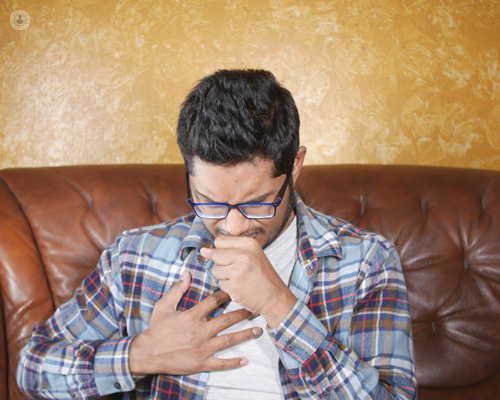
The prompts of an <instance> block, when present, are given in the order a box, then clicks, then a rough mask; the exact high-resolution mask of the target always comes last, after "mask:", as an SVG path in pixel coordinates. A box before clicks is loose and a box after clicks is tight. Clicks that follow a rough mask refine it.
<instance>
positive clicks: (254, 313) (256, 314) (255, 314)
mask: <svg viewBox="0 0 500 400" xmlns="http://www.w3.org/2000/svg"><path fill="white" fill-rule="evenodd" d="M252 315H253V316H254V317H258V316H259V315H260V314H259V313H258V312H253V313H252Z"/></svg>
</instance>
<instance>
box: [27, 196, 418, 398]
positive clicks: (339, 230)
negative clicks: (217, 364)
mask: <svg viewBox="0 0 500 400" xmlns="http://www.w3.org/2000/svg"><path fill="white" fill-rule="evenodd" d="M296 197H297V208H296V211H297V216H298V232H299V239H298V240H299V249H298V254H297V261H296V264H295V266H294V269H293V272H292V278H291V281H290V284H289V287H290V289H291V291H292V292H293V293H294V294H295V296H296V297H297V302H296V304H295V305H294V307H293V308H292V310H290V312H289V313H288V315H287V316H286V317H285V318H284V320H283V321H282V322H281V324H280V325H279V326H278V327H277V328H275V329H268V333H267V334H269V335H271V338H272V340H273V342H274V343H275V346H276V350H277V351H278V353H279V356H280V362H279V365H277V366H276V367H277V368H279V371H280V377H281V384H282V389H283V394H284V398H285V399H299V398H303V399H304V398H307V399H416V398H417V382H416V378H415V365H414V351H413V340H412V336H411V323H410V312H409V304H408V296H407V293H406V287H405V282H404V278H403V273H402V270H401V265H400V262H399V258H398V255H397V253H396V250H395V248H394V246H393V245H392V244H391V243H389V242H388V241H386V240H385V239H384V238H382V237H381V236H379V235H376V234H373V233H369V232H366V231H364V230H362V229H359V228H356V227H355V226H353V225H351V224H349V223H347V222H345V221H342V220H339V219H337V218H335V217H329V216H325V215H323V214H321V213H319V212H316V211H314V210H312V209H310V208H308V207H306V206H305V205H304V203H303V202H302V201H301V199H300V198H299V197H298V195H296ZM201 247H213V236H212V235H211V234H210V233H209V232H208V230H207V229H206V228H205V226H204V225H203V223H202V221H201V220H200V219H199V218H197V217H195V215H194V214H189V215H187V216H185V217H181V218H178V219H176V220H174V221H171V222H167V223H163V224H160V225H156V226H153V227H146V228H140V229H135V230H131V231H127V232H124V233H123V234H122V235H121V236H119V237H118V238H117V240H116V241H115V243H114V244H113V245H112V246H110V247H109V248H108V249H106V250H105V251H104V252H103V254H102V256H101V259H100V261H99V264H98V266H97V268H96V270H95V271H94V272H93V273H92V274H90V275H89V276H88V277H87V278H86V279H85V281H84V282H83V283H82V284H81V285H80V286H79V287H78V289H77V290H76V291H75V296H74V297H73V299H71V300H69V301H68V302H66V303H65V304H63V305H62V306H61V307H59V308H58V309H57V310H56V312H55V313H54V315H53V316H52V317H51V318H50V319H49V320H48V321H47V322H46V323H45V324H44V325H41V326H36V327H35V328H34V330H33V335H32V337H31V340H30V341H29V343H28V345H27V347H26V348H25V350H24V352H23V356H22V359H21V361H20V363H19V367H18V374H17V380H18V384H19V386H20V387H21V388H22V390H23V391H24V392H25V393H26V395H27V396H29V397H30V398H49V399H58V400H62V399H76V398H79V399H89V398H95V397H99V396H103V395H106V394H111V393H115V392H126V394H125V397H124V398H125V399H202V398H203V393H204V388H205V384H206V382H207V379H208V372H202V373H198V374H194V375H187V376H169V375H154V376H147V377H136V378H134V377H133V376H132V375H131V373H130V369H129V360H128V358H129V349H130V345H131V343H132V340H133V339H134V337H135V336H137V335H139V334H140V333H141V332H143V331H144V330H145V329H146V328H147V327H148V323H149V321H150V318H151V313H152V311H153V306H154V305H155V303H156V302H157V301H158V300H159V299H160V298H161V297H162V296H163V295H164V294H165V293H167V292H168V291H169V289H170V288H171V287H172V285H174V284H175V283H176V282H177V281H178V280H179V279H180V276H181V274H182V273H183V272H184V271H185V270H188V271H189V272H190V273H191V275H192V283H191V287H190V289H189V290H188V291H187V292H186V294H185V295H184V297H183V298H182V300H181V302H180V303H179V308H178V309H179V310H180V311H182V310H186V309H188V308H190V307H192V306H194V305H195V304H197V303H198V302H200V301H201V300H203V299H204V298H205V297H207V296H208V295H209V294H211V293H213V292H214V291H216V290H218V286H217V283H216V281H215V280H214V279H213V277H212V276H211V274H210V271H211V268H212V267H213V262H212V261H210V260H206V259H204V258H203V257H202V256H201V254H200V253H199V249H200V248H201ZM222 311H223V309H222V308H217V309H216V310H214V312H213V314H212V317H215V316H217V315H220V314H221V313H222ZM264 334H266V333H264ZM256 385H258V382H256Z"/></svg>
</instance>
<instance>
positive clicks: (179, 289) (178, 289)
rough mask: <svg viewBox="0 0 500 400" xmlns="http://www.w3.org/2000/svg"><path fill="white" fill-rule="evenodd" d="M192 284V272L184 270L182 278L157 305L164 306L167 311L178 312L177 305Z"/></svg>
mask: <svg viewBox="0 0 500 400" xmlns="http://www.w3.org/2000/svg"><path fill="white" fill-rule="evenodd" d="M190 285H191V274H190V273H189V272H184V273H183V274H182V275H181V280H180V281H179V282H177V283H176V284H175V285H174V286H172V289H170V290H169V291H168V293H167V294H166V295H165V296H163V297H162V298H161V299H160V300H159V301H158V303H157V305H160V306H161V307H164V309H165V311H166V312H169V313H170V312H176V311H177V305H178V304H179V302H180V301H181V299H182V296H183V295H184V293H186V291H187V290H188V288H189V286H190Z"/></svg>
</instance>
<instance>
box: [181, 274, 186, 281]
mask: <svg viewBox="0 0 500 400" xmlns="http://www.w3.org/2000/svg"><path fill="white" fill-rule="evenodd" d="M185 279H186V273H185V272H183V273H182V275H181V281H183V280H185Z"/></svg>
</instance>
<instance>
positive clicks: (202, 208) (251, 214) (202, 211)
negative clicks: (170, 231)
mask: <svg viewBox="0 0 500 400" xmlns="http://www.w3.org/2000/svg"><path fill="white" fill-rule="evenodd" d="M292 170H293V164H292V168H290V171H289V172H288V173H287V174H286V179H285V182H284V183H283V186H282V187H281V190H280V192H279V194H278V200H277V201H276V203H242V204H235V205H232V204H226V203H194V202H193V200H192V197H191V189H190V185H189V174H188V173H187V171H186V184H187V195H188V204H189V205H190V206H191V207H192V209H193V211H194V212H195V213H196V215H197V216H198V217H200V218H207V219H223V218H226V217H227V214H229V210H230V209H232V208H237V209H238V210H239V211H240V213H242V214H243V216H245V217H246V218H249V219H267V218H273V217H274V216H275V215H276V208H277V207H278V206H279V205H280V204H281V201H282V200H283V196H284V195H285V191H286V186H287V184H288V179H289V177H290V174H291V172H292Z"/></svg>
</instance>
